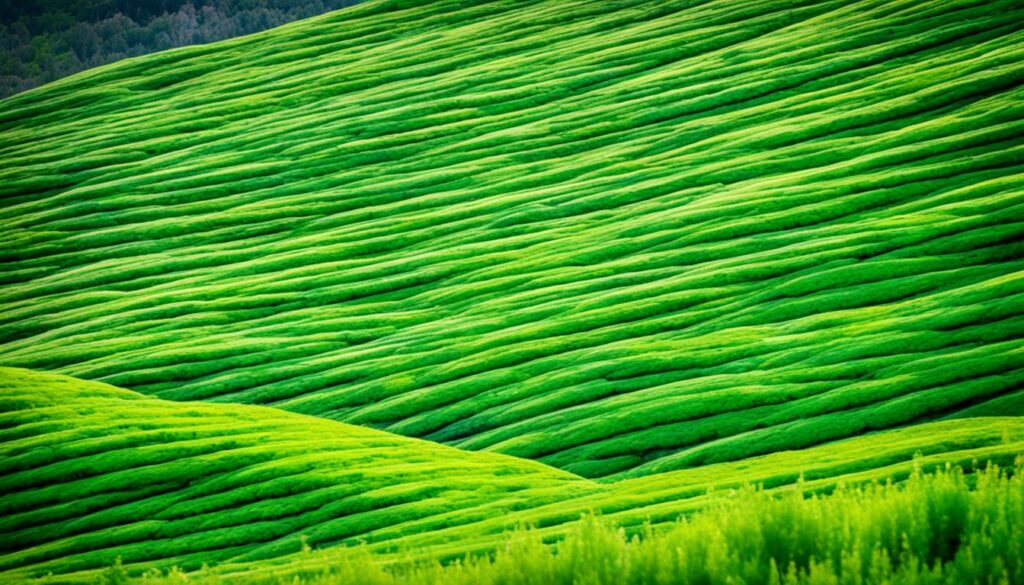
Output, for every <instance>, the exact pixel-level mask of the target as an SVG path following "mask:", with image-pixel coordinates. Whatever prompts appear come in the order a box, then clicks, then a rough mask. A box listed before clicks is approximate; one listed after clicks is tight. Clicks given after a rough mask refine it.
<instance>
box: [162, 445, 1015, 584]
mask: <svg viewBox="0 0 1024 585" xmlns="http://www.w3.org/2000/svg"><path fill="white" fill-rule="evenodd" d="M1020 468H1021V465H1020V463H1018V465H1017V469H1016V470H1015V471H1014V472H1011V473H1008V472H1006V471H1004V470H1001V469H999V468H998V467H996V466H989V467H987V468H986V470H985V471H982V472H979V473H976V474H964V473H963V472H962V471H961V470H960V469H958V468H946V469H945V470H940V471H938V472H936V473H933V474H923V473H921V472H920V471H918V472H916V473H914V474H913V475H912V476H911V477H910V478H909V479H908V480H907V481H906V482H903V483H900V484H893V483H885V484H878V483H875V484H868V485H864V486H856V487H850V486H839V487H838V488H837V489H836V490H835V491H834V492H833V493H831V494H827V495H810V496H807V497H805V496H804V495H802V493H801V491H800V490H790V491H789V492H787V493H784V494H782V495H779V494H777V493H775V494H773V493H770V492H766V491H762V490H758V489H754V488H746V489H743V490H738V491H735V492H732V493H729V494H723V497H722V498H720V499H719V500H718V501H717V503H716V504H715V505H714V506H712V507H711V508H709V509H707V510H705V511H703V512H700V513H698V514H696V515H694V516H691V517H689V518H683V519H680V520H679V521H677V522H675V523H674V524H672V525H669V526H668V527H652V526H645V527H642V528H640V529H638V530H635V531H632V533H631V532H630V531H627V530H625V529H623V528H621V527H615V526H614V525H613V523H612V522H611V521H610V519H605V518H601V517H597V516H588V517H585V518H583V519H582V521H581V522H580V523H579V524H578V525H577V526H576V527H575V528H574V529H573V530H571V531H570V532H569V534H568V535H567V536H566V537H565V538H564V539H563V540H561V541H559V542H557V543H556V544H554V545H548V544H545V543H544V541H543V539H542V538H541V535H540V534H539V533H538V532H536V531H534V530H516V531H514V532H512V533H510V534H509V537H508V539H507V541H506V544H505V545H504V547H502V548H501V549H500V550H498V551H496V552H495V553H494V554H493V555H491V556H484V557H467V558H465V559H461V560H458V561H455V562H451V563H447V564H442V563H440V562H437V561H431V562H423V561H411V560H399V561H395V560H394V559H388V560H386V561H385V560H382V559H381V558H378V557H375V556H374V555H373V554H372V553H370V552H369V551H368V550H366V549H365V548H354V549H347V550H341V551H336V550H330V551H312V552H308V553H306V554H305V555H304V556H305V558H304V559H303V560H302V561H301V562H300V564H301V566H302V569H301V571H295V570H291V571H281V569H279V568H278V569H276V570H275V571H274V572H270V571H268V570H263V571H260V570H257V571H253V572H251V573H246V574H245V575H244V576H242V577H237V576H235V577H226V576H218V575H217V574H215V573H211V572H206V573H205V574H202V575H198V576H195V575H185V574H181V573H174V574H171V575H163V574H151V575H149V576H147V577H145V578H144V581H146V582H148V583H151V584H153V585H157V584H160V585H163V584H164V583H169V582H192V583H195V582H210V583H219V582H236V581H238V582H252V583H303V584H309V585H328V584H335V583H339V584H340V583H346V584H347V583H353V584H355V583H359V584H374V585H377V584H379V585H392V584H394V585H398V584H409V585H428V584H431V585H432V584H438V585H442V584H443V585H463V584H465V585H485V584H494V585H501V584H508V585H511V584H536V585H545V584H567V585H568V584H573V585H590V584H594V585H598V584H606V583H609V584H610V583H616V584H617V583H637V584H640V583H643V584H648V583H649V584H661V583H665V584H670V583H671V584H691V583H692V584H716V583H728V584H746V585H755V584H757V585H759V584H766V585H767V584H771V585H782V584H823V585H824V584H836V585H874V584H883V583H899V584H904V583H905V584H950V585H954V584H956V585H966V584H972V583H976V584H1007V585H1009V584H1012V583H1024V482H1022V480H1021V477H1020V473H1019V471H1020Z"/></svg>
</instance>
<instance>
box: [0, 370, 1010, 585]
mask: <svg viewBox="0 0 1024 585" xmlns="http://www.w3.org/2000/svg"><path fill="white" fill-rule="evenodd" d="M1022 420H1024V419H1021V418H1008V417H985V418H971V419H964V420H962V421H955V422H954V421H948V422H937V423H928V424H924V425H917V426H912V427H908V428H906V429H901V430H894V431H886V432H884V433H881V434H874V435H865V436H863V437H858V438H855V439H849V440H847V441H841V442H837V443H832V444H830V445H825V446H819V447H814V448H811V449H807V450H802V451H793V452H783V453H777V454H773V455H769V456H764V457H759V458H752V459H749V460H746V461H744V462H742V463H738V464H737V463H724V464H718V465H710V466H706V467H702V468H700V469H693V470H682V471H675V472H668V473H661V474H657V475H653V476H650V477H644V478H640V479H634V480H624V481H619V482H615V483H597V482H594V481H591V480H587V479H584V478H582V477H579V476H575V475H572V474H570V473H567V472H564V471H561V470H558V469H555V468H551V467H547V466H544V465H542V464H539V463H536V462H533V461H528V460H522V459H518V458H514V457H509V456H505V455H499V454H492V453H474V452H467V451H463V450H460V449H454V448H451V447H447V446H444V445H438V444H435V443H431V442H427V441H423V440H419V439H411V438H406V437H401V436H398V435H394V434H391V433H386V432H383V431H378V430H374V429H366V428H362V427H357V426H352V425H348V424H345V423H340V422H336V421H329V420H323V419H320V418H315V417H310V416H306V415H300V414H294V413H288V412H285V411H281V410H278V409H272V408H265V407H258V406H234V405H225V404H209V403H201V402H187V403H179V402H171V401H166V400H161V399H158V398H152V397H146V396H143V395H140V394H138V393H135V392H130V391H126V390H121V389H118V388H115V387H112V386H108V385H105V384H100V383H96V382H86V381H81V380H76V379H74V378H68V377H65V376H60V375H54V374H42V373H37V372H30V371H27V370H17V369H0V580H3V581H19V580H22V579H29V578H38V577H42V578H44V581H45V580H47V578H46V577H47V575H51V577H50V578H49V579H48V580H49V581H54V582H92V581H95V579H96V578H97V573H98V572H100V571H102V570H104V569H105V568H106V567H109V566H110V565H111V564H112V563H113V562H114V560H115V559H117V558H120V559H121V560H122V562H123V563H124V564H125V566H126V567H127V568H139V569H152V568H163V569H167V568H170V567H180V568H183V569H186V570H195V569H198V568H199V567H200V566H202V565H203V564H219V565H223V569H224V570H225V571H228V572H234V573H238V572H241V573H242V574H245V573H256V574H259V572H260V571H274V570H280V567H281V562H282V561H287V560H288V559H295V558H296V557H297V555H298V553H300V552H301V551H302V550H303V548H304V547H306V546H309V547H314V548H317V549H328V548H330V547H332V546H337V545H342V544H347V545H355V544H357V543H360V542H363V543H368V544H369V545H370V546H371V547H372V550H374V551H375V552H378V553H380V554H384V555H386V554H387V553H395V552H398V551H401V550H408V549H411V550H415V551H418V552H419V554H422V555H432V556H440V557H444V556H458V555H460V554H465V553H467V552H474V551H480V550H487V549H488V548H491V547H494V546H496V545H497V544H498V543H500V542H501V540H502V538H503V535H504V534H505V532H506V531H508V530H510V529H512V528H515V527H516V526H525V525H530V526H536V527H538V529H539V530H540V534H542V535H546V536H550V537H557V536H558V535H560V534H562V533H563V532H564V531H565V530H566V529H567V528H569V527H571V526H572V525H573V524H574V523H575V521H577V520H578V519H579V518H580V516H581V514H584V513H587V512H593V511H597V512H601V513H603V514H604V515H605V516H606V517H607V518H609V519H611V520H614V521H615V522H616V523H618V524H620V525H623V526H631V525H632V526H637V525H640V524H641V523H643V522H650V521H653V522H656V523H657V522H666V521H672V520H674V519H675V518H676V517H677V516H678V515H679V514H682V513H686V512H692V511H693V510H696V509H699V508H700V507H701V506H703V505H704V504H705V503H706V502H707V501H708V500H709V499H710V498H712V497H713V496H710V495H709V493H708V491H709V489H710V490H714V489H715V488H719V489H721V488H734V487H737V486H740V485H743V484H748V483H751V482H757V483H760V484H762V485H764V486H765V487H767V488H774V489H779V488H782V487H784V486H787V485H792V484H793V483H794V482H796V481H797V480H798V479H800V476H801V475H802V476H803V477H802V479H801V481H802V482H803V483H802V488H801V489H806V490H822V489H828V488H830V487H831V486H834V485H836V484H837V483H839V482H845V483H857V482H863V481H868V480H871V479H875V478H894V477H895V478H900V477H905V476H906V475H907V474H908V473H909V471H910V470H911V468H912V466H913V465H917V466H922V467H931V466H936V465H940V464H946V463H957V464H962V465H968V466H970V465H971V462H972V461H988V462H993V463H1002V464H1005V465H1011V466H1012V464H1013V460H1014V457H1016V456H1018V455H1019V454H1020V453H1022V452H1024V424H1022ZM915 457H916V458H915ZM285 566H287V565H285Z"/></svg>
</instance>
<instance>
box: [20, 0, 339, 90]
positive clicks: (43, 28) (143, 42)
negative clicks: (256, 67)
mask: <svg viewBox="0 0 1024 585" xmlns="http://www.w3.org/2000/svg"><path fill="white" fill-rule="evenodd" d="M358 1H359V0H0V98H3V97H7V96H10V95H13V94H15V93H19V92H22V91H25V90H27V89H31V88H33V87H36V86H38V85H42V84H44V83H48V82H50V81H53V80H55V79H60V78H61V77H64V76H67V75H70V74H72V73H77V72H78V71H82V70H83V69H88V68H90V67H96V66H97V65H103V64H105V63H111V62H113V61H117V60H119V59H124V58H126V57H135V56H138V55H144V54H146V53H152V52H155V51H162V50H165V49H171V48H174V47H181V46H184V45H192V44H198V43H209V42H213V41H219V40H223V39H227V38H231V37H235V36H239V35H245V34H250V33H254V32H259V31H261V30H266V29H268V28H273V27H275V26H279V25H282V24H285V23H287V22H291V21H293V20H298V19H301V18H307V17H310V16H315V15H317V14H322V13H324V12H327V11H330V10H336V9H338V8H343V7H345V6H350V5H352V4H356V3H357V2H358Z"/></svg>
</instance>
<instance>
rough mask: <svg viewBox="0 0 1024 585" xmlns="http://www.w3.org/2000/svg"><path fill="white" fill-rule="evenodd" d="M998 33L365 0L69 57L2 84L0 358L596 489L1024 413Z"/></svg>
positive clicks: (856, 16) (1010, 165) (801, 10)
mask: <svg viewBox="0 0 1024 585" xmlns="http://www.w3.org/2000/svg"><path fill="white" fill-rule="evenodd" d="M1022 59H1024V5H1022V4H1021V3H1020V2H1019V1H1017V0H986V1H978V0H942V1H938V0H936V1H931V2H921V1H920V0H859V1H854V2H847V1H843V2H840V1H836V0H795V1H792V2H777V1H774V0H745V1H743V2H739V3H737V2H734V1H732V0H707V1H698V2H692V1H689V0H687V1H657V2H655V1H650V0H614V1H607V2H590V1H585V0H547V1H526V2H524V1H521V0H498V1H488V2H476V1H460V0H439V1H437V2H419V1H397V0H384V1H381V0H378V1H371V2H367V3H365V4H362V5H359V6H356V7H353V8H351V9H347V10H343V11H339V12H336V13H332V14H329V15H326V16H324V17H321V18H314V19H310V20H307V21H303V22H299V23H294V24H290V25H287V26H284V27H281V28H279V29H275V30H273V31H268V32H266V33H261V34H257V35H253V36H250V37H245V38H241V39H236V40H232V41H228V42H224V43H218V44H214V45H209V46H202V47H190V48H185V49H180V50H173V51H168V52H166V53H161V54H157V55H151V56H146V57H142V58H137V59H129V60H126V61H124V62H121V63H118V64H115V65H112V66H109V67H102V68H98V69H95V70H92V71H88V72H85V73H82V74H80V75H76V76H74V77H72V78H68V79H65V80H61V81H59V82H57V83H54V84H51V85H49V86H46V87H43V88H39V89H36V90H32V91H29V92H26V93H24V94H22V95H19V96H16V97H14V98H11V99H7V100H4V101H2V102H0V197H2V199H0V201H2V203H0V363H2V364H4V365H7V366H17V367H24V368H31V369H37V370H48V371H56V372H60V373H64V374H68V375H72V376H75V377H78V378H83V379H88V380H96V381H102V382H107V383H110V384H113V385H116V386H119V387H123V388H128V389H131V390H134V391H138V392H140V393H143V394H148V395H152V396H156V397H160V398H164V399H171V400H181V401H209V402H216V403H223V402H231V403H246V404H258V405H271V406H275V407H278V408H281V409H285V410H289V411H294V412H297V413H303V414H310V415H316V416H320V417H324V418H329V419H334V420H338V421H342V422H347V423H352V424H357V425H361V426H369V427H375V428H378V429H382V430H387V431H390V432H392V433H397V434H401V435H405V436H409V437H419V438H424V439H428V440H431V441H435V442H440V443H444V444H448V445H452V446H455V447H459V448H462V449H465V450H475V451H494V452H498V453H505V454H509V455H514V456H517V457H521V458H528V459H533V460H536V461H539V462H542V463H544V464H546V465H548V466H552V467H557V468H560V469H563V470H566V471H568V472H571V473H573V474H575V475H578V476H584V477H590V478H610V479H621V478H628V477H641V476H645V475H651V474H655V473H661V472H664V471H671V470H682V469H688V468H694V467H698V466H702V465H710V464H717V463H726V462H730V461H741V460H743V459H745V458H748V457H754V456H759V455H765V454H770V453H774V452H778V451H780V450H793V449H803V448H807V447H811V446H813V445H816V444H821V443H826V442H828V441H834V440H840V439H844V438H848V437H855V436H858V435H860V434H862V433H865V432H870V431H876V430H883V429H891V428H898V427H902V426H905V425H908V424H914V423H921V422H926V421H934V420H937V419H942V418H950V417H974V416H985V415H990V414H1017V415H1019V414H1022V413H1024V260H1022V258H1024V243H1022V242H1024V189H1022V187H1024V173H1022V170H1024V140H1022V136H1024V100H1022V98H1024V86H1022V83H1024V68H1022V67H1021V66H1020V63H1021V61H1022ZM189 408H198V407H196V406H190V407H189Z"/></svg>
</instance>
